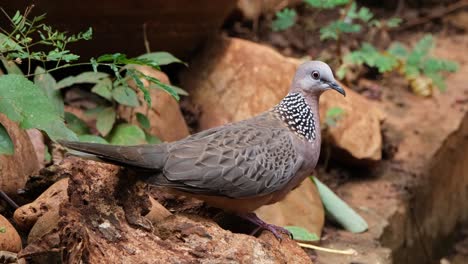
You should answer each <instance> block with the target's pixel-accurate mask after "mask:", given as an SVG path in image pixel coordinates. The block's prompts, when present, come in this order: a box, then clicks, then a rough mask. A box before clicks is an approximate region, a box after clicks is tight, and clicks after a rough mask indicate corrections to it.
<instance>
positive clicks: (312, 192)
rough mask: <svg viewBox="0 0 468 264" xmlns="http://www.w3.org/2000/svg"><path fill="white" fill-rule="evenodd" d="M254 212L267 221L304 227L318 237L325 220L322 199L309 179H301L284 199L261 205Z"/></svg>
mask: <svg viewBox="0 0 468 264" xmlns="http://www.w3.org/2000/svg"><path fill="white" fill-rule="evenodd" d="M256 213H257V215H258V216H259V217H260V218H261V219H262V220H264V221H265V222H267V223H270V224H275V225H278V226H300V227H304V228H306V229H307V230H308V231H309V232H311V233H314V234H316V235H317V236H319V237H320V234H321V233H322V228H323V224H324V222H325V212H324V209H323V205H322V200H321V199H320V196H319V194H318V191H317V187H315V184H313V183H312V181H310V180H305V181H303V182H302V184H301V185H300V186H299V187H297V188H296V189H295V190H293V191H292V192H291V193H289V194H288V195H287V196H286V198H285V199H284V200H282V201H280V202H278V203H275V204H272V205H267V206H263V207H261V208H259V209H258V210H257V211H256Z"/></svg>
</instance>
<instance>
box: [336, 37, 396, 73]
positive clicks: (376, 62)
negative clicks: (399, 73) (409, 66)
mask: <svg viewBox="0 0 468 264" xmlns="http://www.w3.org/2000/svg"><path fill="white" fill-rule="evenodd" d="M344 61H345V62H346V63H351V64H357V65H361V64H366V65H368V66H370V67H376V68H377V69H378V70H379V72H380V73H384V72H388V71H391V70H393V69H395V68H396V67H397V66H398V60H397V59H396V57H394V56H392V55H391V54H387V53H381V52H379V51H377V50H376V49H375V48H374V46H372V45H371V44H369V43H363V44H362V46H361V48H360V49H359V50H355V51H353V52H350V53H348V54H347V55H346V56H345V57H344Z"/></svg>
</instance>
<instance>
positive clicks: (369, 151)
mask: <svg viewBox="0 0 468 264" xmlns="http://www.w3.org/2000/svg"><path fill="white" fill-rule="evenodd" d="M341 85H343V84H341ZM343 86H344V85H343ZM345 87H346V86H345ZM332 107H337V108H341V109H343V110H344V112H343V115H342V116H341V118H340V119H339V120H338V122H336V125H335V126H331V127H329V129H328V131H327V132H328V133H327V135H328V137H329V138H330V139H331V141H332V142H331V143H332V145H334V146H335V147H337V148H338V149H339V150H342V151H341V152H339V153H338V154H341V155H340V156H341V157H340V158H341V160H345V161H349V162H351V163H363V164H368V163H369V162H376V161H379V160H381V159H382V134H381V131H380V123H381V121H382V120H383V119H384V115H383V113H382V112H381V110H380V109H379V108H378V106H377V105H376V104H374V103H373V102H371V101H370V100H368V99H366V98H365V97H363V96H361V95H359V94H357V93H356V92H354V91H352V90H351V89H346V97H343V96H341V95H340V94H337V93H330V92H328V93H324V94H323V95H322V96H321V98H320V116H321V117H322V120H323V119H324V117H325V116H326V112H327V109H330V108H332Z"/></svg>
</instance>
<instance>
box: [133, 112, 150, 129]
mask: <svg viewBox="0 0 468 264" xmlns="http://www.w3.org/2000/svg"><path fill="white" fill-rule="evenodd" d="M136 117H137V120H138V123H140V125H141V127H142V128H144V129H150V128H151V125H150V121H149V119H148V117H147V116H145V115H144V114H142V113H136Z"/></svg>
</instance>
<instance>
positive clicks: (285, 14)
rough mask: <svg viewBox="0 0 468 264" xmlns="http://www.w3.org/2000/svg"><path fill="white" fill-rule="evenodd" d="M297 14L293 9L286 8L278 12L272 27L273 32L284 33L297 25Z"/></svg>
mask: <svg viewBox="0 0 468 264" xmlns="http://www.w3.org/2000/svg"><path fill="white" fill-rule="evenodd" d="M296 17H297V13H296V11H294V10H293V9H289V8H285V9H283V10H281V11H278V12H276V18H275V20H273V22H272V24H271V27H272V28H273V31H283V30H286V29H288V28H290V27H292V26H293V25H294V24H295V23H296Z"/></svg>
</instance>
